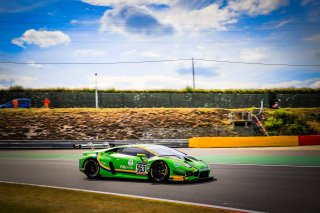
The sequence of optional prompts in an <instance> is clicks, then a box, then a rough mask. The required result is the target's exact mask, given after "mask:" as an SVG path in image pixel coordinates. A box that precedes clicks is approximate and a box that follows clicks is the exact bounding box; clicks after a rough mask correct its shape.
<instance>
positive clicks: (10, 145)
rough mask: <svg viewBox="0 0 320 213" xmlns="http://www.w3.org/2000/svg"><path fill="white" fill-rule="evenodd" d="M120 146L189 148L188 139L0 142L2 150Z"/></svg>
mask: <svg viewBox="0 0 320 213" xmlns="http://www.w3.org/2000/svg"><path fill="white" fill-rule="evenodd" d="M106 142H107V143H109V144H110V146H120V145H126V144H138V143H149V144H159V145H164V146H168V147H172V148H186V147H188V144H189V142H188V139H154V140H2V141H1V140H0V149H74V148H90V147H88V146H83V145H88V143H92V144H93V145H95V146H96V145H103V144H104V143H106Z"/></svg>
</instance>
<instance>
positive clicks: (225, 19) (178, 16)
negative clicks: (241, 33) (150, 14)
mask: <svg viewBox="0 0 320 213" xmlns="http://www.w3.org/2000/svg"><path fill="white" fill-rule="evenodd" d="M154 15H155V16H156V17H157V18H158V19H159V20H161V21H162V22H163V23H166V24H171V25H173V26H174V27H175V29H177V30H178V31H179V30H180V31H183V30H190V31H197V30H202V29H217V30H223V29H226V28H225V25H227V24H231V23H235V22H237V19H236V18H235V17H234V15H233V14H232V13H230V12H229V11H228V10H227V9H220V8H219V5H218V4H211V5H209V6H207V7H204V8H202V9H199V10H188V9H185V8H181V7H174V8H172V9H170V10H166V11H163V12H158V13H154Z"/></svg>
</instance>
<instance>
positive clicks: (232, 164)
mask: <svg viewBox="0 0 320 213" xmlns="http://www.w3.org/2000/svg"><path fill="white" fill-rule="evenodd" d="M207 164H209V165H228V166H268V167H273V166H274V167H298V168H320V166H299V165H281V164H279V165H277V164H245V163H207Z"/></svg>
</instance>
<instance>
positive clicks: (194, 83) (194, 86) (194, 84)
mask: <svg viewBox="0 0 320 213" xmlns="http://www.w3.org/2000/svg"><path fill="white" fill-rule="evenodd" d="M192 80H193V91H194V90H195V89H196V82H195V80H194V60H193V58H192Z"/></svg>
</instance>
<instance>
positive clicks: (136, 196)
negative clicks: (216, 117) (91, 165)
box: [0, 180, 259, 213]
mask: <svg viewBox="0 0 320 213" xmlns="http://www.w3.org/2000/svg"><path fill="white" fill-rule="evenodd" d="M0 183H10V184H17V185H27V186H37V187H45V188H52V189H65V190H71V191H80V192H89V193H96V194H105V195H115V196H121V197H130V198H140V199H146V200H153V201H164V202H170V203H179V204H185V205H192V206H201V207H208V208H216V209H224V210H231V211H237V212H239V211H240V212H252V213H259V212H258V211H252V210H247V209H238V208H230V207H225V206H216V205H209V204H202V203H193V202H187V201H179V200H169V199H163V198H154V197H144V196H138V195H128V194H120V193H113V192H102V191H94V190H86V189H77V188H68V187H61V186H48V185H39V184H32V183H18V182H10V181H2V180H0Z"/></svg>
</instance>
